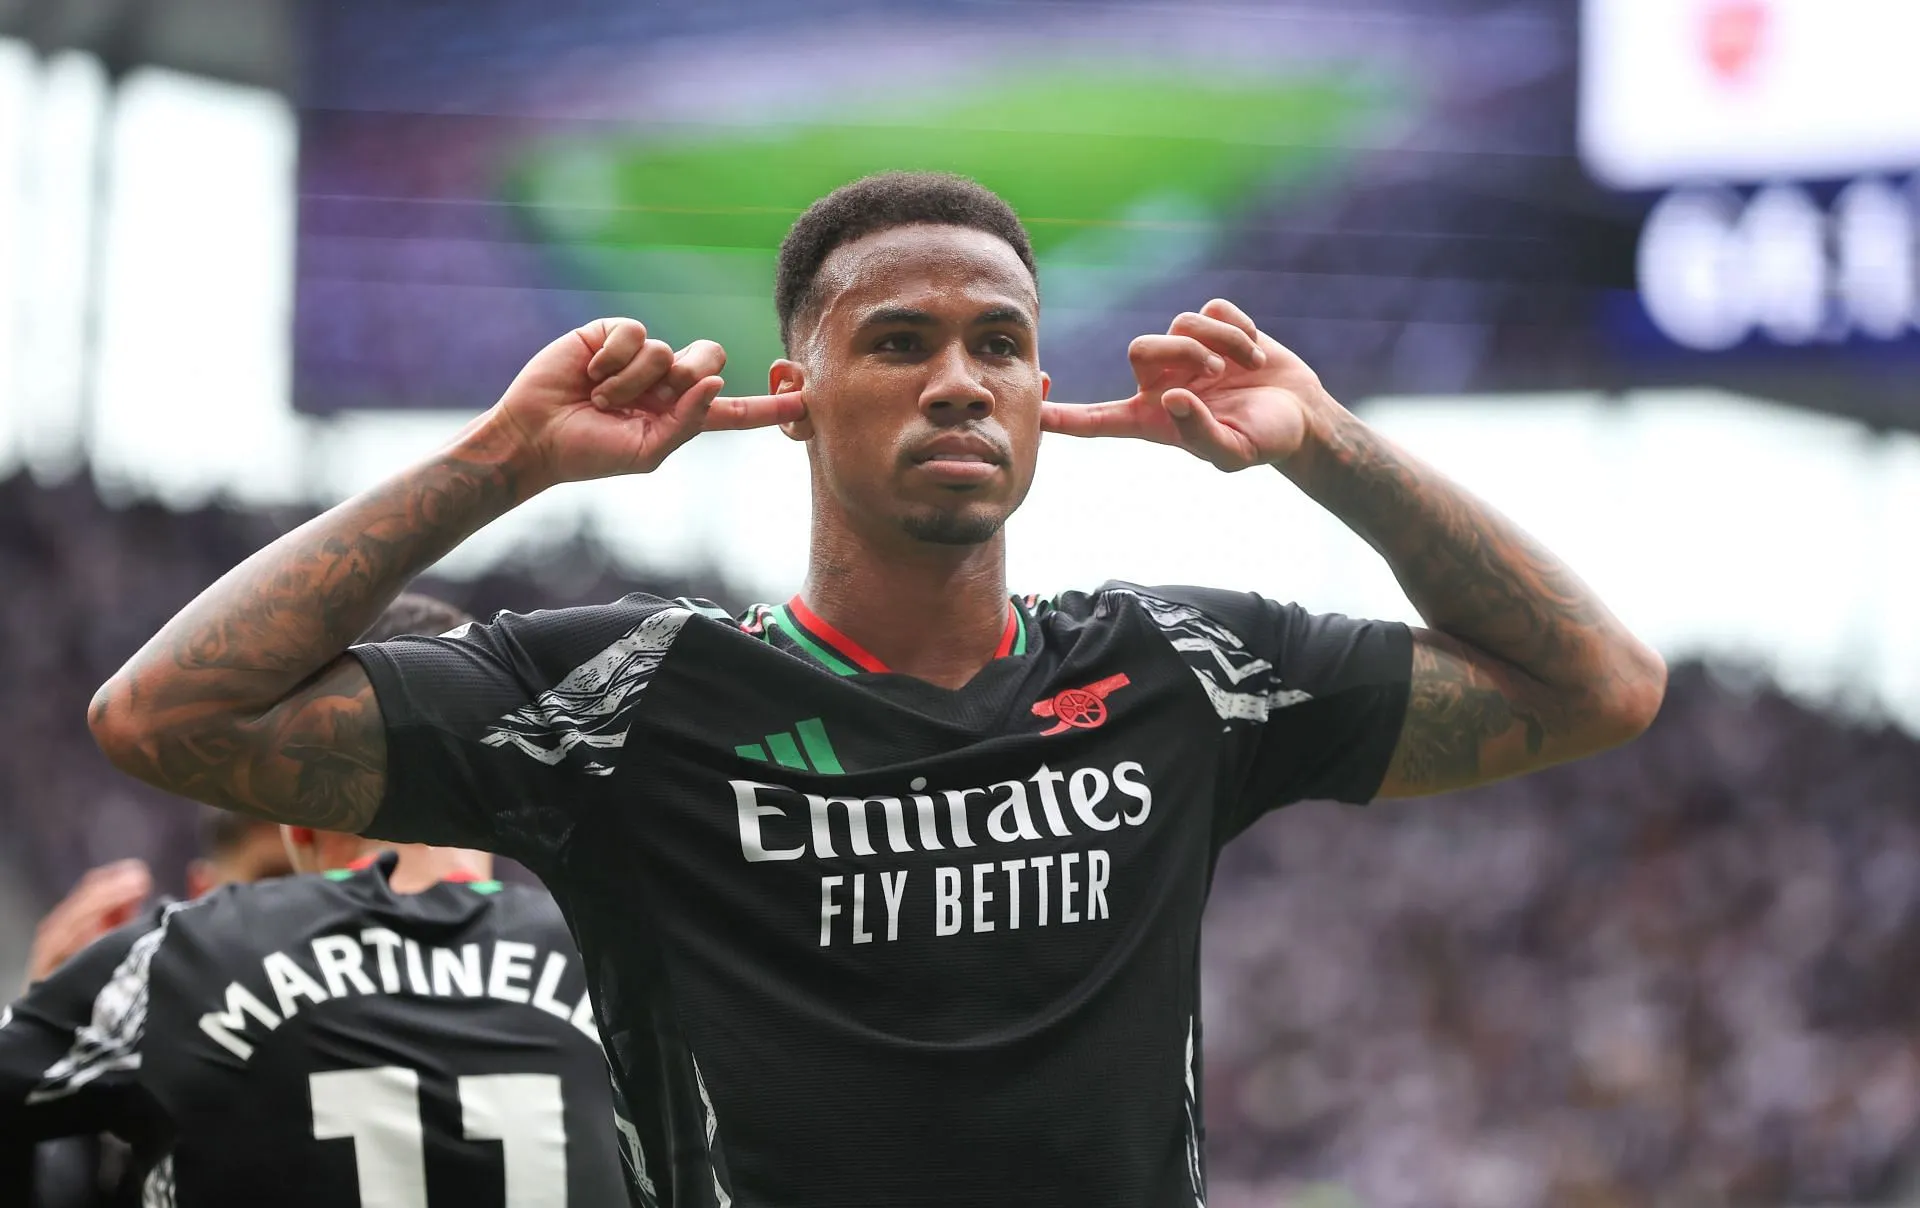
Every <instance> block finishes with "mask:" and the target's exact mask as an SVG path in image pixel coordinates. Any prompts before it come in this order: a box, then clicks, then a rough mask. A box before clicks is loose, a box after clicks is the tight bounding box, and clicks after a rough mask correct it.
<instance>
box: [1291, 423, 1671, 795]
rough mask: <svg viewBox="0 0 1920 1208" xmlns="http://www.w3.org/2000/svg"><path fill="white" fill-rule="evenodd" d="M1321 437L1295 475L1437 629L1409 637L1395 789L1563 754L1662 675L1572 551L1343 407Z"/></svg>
mask: <svg viewBox="0 0 1920 1208" xmlns="http://www.w3.org/2000/svg"><path fill="white" fill-rule="evenodd" d="M1324 446H1325V447H1324V448H1323V449H1321V450H1320V451H1319V452H1318V456H1317V457H1316V458H1314V460H1313V464H1311V465H1310V466H1309V467H1307V468H1306V470H1305V472H1304V473H1303V474H1301V475H1299V476H1297V480H1298V481H1300V483H1301V486H1302V487H1303V489H1305V490H1307V492H1308V493H1309V494H1310V495H1312V496H1313V497H1314V498H1316V499H1317V500H1319V501H1320V502H1321V503H1322V504H1323V505H1325V506H1326V507H1327V508H1328V509H1329V510H1330V511H1332V512H1333V513H1334V514H1335V515H1337V516H1339V517H1340V518H1341V519H1342V520H1344V521H1345V522H1346V523H1347V524H1348V525H1349V526H1350V527H1351V528H1353V529H1354V530H1355V531H1356V532H1357V533H1359V534H1360V535H1361V536H1362V537H1364V538H1365V539H1366V540H1367V541H1368V543H1370V544H1371V545H1372V546H1373V547H1374V548H1375V549H1377V550H1379V551H1380V553H1381V555H1382V556H1383V557H1385V558H1386V560H1387V563H1388V565H1389V566H1391V567H1392V569H1393V573H1394V577H1395V578H1397V579H1398V580H1399V582H1400V585H1401V587H1402V588H1403V589H1404V590H1405V591H1406V593H1407V597H1408V599H1409V600H1411V601H1412V602H1413V604H1414V607H1415V608H1417V609H1418V610H1419V612H1420V615H1421V616H1422V617H1423V618H1424V619H1425V620H1426V621H1427V623H1428V625H1429V626H1430V627H1431V628H1432V629H1433V630H1434V631H1436V632H1434V633H1429V634H1422V635H1420V636H1419V639H1418V641H1417V642H1416V645H1415V651H1414V663H1413V683H1412V687H1411V690H1410V694H1409V701H1408V709H1407V721H1406V725H1405V728H1404V730H1403V732H1402V736H1401V740H1400V745H1399V747H1398V749H1397V750H1396V752H1395V756H1394V766H1393V771H1392V773H1390V776H1389V781H1390V784H1392V785H1393V786H1394V787H1395V789H1396V790H1398V791H1402V792H1419V791H1437V790H1441V789H1446V788H1455V787H1461V786H1463V785H1467V784H1472V783H1477V782H1479V781H1482V780H1486V779H1492V778H1494V777H1498V776H1504V775H1511V774H1513V773H1515V772H1520V771H1526V770H1528V769H1529V768H1532V767H1538V766H1541V765H1542V764H1544V763H1548V762H1553V761H1555V760H1556V759H1559V758H1565V757H1567V755H1568V754H1569V753H1574V752H1575V748H1578V747H1579V746H1580V744H1581V742H1582V740H1583V739H1584V738H1585V737H1587V736H1588V735H1589V734H1590V733H1591V731H1592V728H1593V726H1594V724H1595V718H1596V717H1600V716H1603V715H1604V714H1605V713H1606V711H1607V709H1608V708H1609V707H1610V706H1609V702H1613V701H1618V700H1622V699H1632V697H1631V696H1630V695H1623V694H1632V693H1636V692H1643V691H1644V690H1645V689H1646V688H1647V686H1648V679H1649V677H1653V676H1661V675H1663V674H1664V673H1663V672H1662V671H1661V670H1659V668H1658V666H1657V662H1656V663H1654V664H1651V665H1650V664H1649V662H1648V660H1647V658H1646V657H1645V655H1644V653H1643V651H1644V648H1642V647H1640V646H1639V645H1638V643H1636V642H1635V641H1634V639H1633V638H1632V636H1631V635H1630V634H1628V633H1627V631H1626V630H1625V628H1624V627H1623V626H1621V624H1620V623H1619V622H1618V621H1617V620H1616V619H1614V617H1613V615H1612V614H1611V613H1610V612H1608V610H1607V608H1606V606H1605V605H1604V604H1602V603H1601V602H1600V600H1599V599H1598V598H1597V597H1596V596H1595V595H1594V593H1593V592H1592V591H1591V590H1590V589H1589V588H1588V587H1587V586H1586V585H1585V584H1584V583H1582V582H1581V581H1580V579H1579V578H1578V577H1577V576H1576V575H1575V574H1574V573H1573V571H1572V570H1571V569H1569V568H1568V567H1567V565H1566V564H1565V563H1563V562H1561V561H1560V560H1559V559H1558V558H1556V557H1554V555H1553V554H1551V553H1549V552H1548V551H1547V550H1546V549H1545V547H1543V546H1541V545H1540V544H1539V543H1538V542H1537V541H1535V540H1534V539H1533V538H1531V537H1529V536H1528V535H1527V534H1526V533H1524V532H1523V531H1521V530H1520V528H1519V527H1518V526H1516V525H1515V524H1513V522H1512V521H1510V520H1508V519H1507V518H1506V517H1505V516H1502V515H1501V514H1500V513H1499V512H1498V511H1496V510H1495V509H1493V508H1492V507H1490V506H1488V505H1487V504H1485V503H1483V502H1482V501H1480V500H1479V499H1477V498H1475V497H1474V496H1473V495H1472V494H1470V493H1469V492H1467V491H1465V490H1463V489H1462V488H1460V487H1459V486H1457V485H1455V484H1454V483H1452V482H1450V481H1448V480H1447V479H1446V478H1445V477H1443V476H1442V475H1440V474H1439V473H1438V472H1436V471H1434V470H1433V469H1431V468H1429V467H1427V466H1425V465H1423V464H1422V463H1420V462H1418V461H1416V460H1415V459H1413V458H1411V457H1409V456H1407V455H1406V454H1404V453H1402V452H1401V451H1400V450H1399V449H1398V448H1396V447H1395V446H1394V445H1393V444H1392V443H1391V442H1390V441H1388V440H1386V439H1385V438H1383V437H1381V436H1380V435H1379V434H1377V433H1375V432H1373V431H1372V430H1371V429H1369V428H1367V427H1366V426H1365V425H1364V424H1362V423H1361V422H1360V421H1359V420H1357V419H1355V418H1354V417H1352V416H1351V415H1347V414H1346V413H1344V412H1341V413H1340V414H1339V415H1338V417H1337V418H1336V419H1335V420H1334V421H1333V422H1332V423H1331V424H1330V431H1329V433H1328V435H1327V437H1326V439H1325V441H1324Z"/></svg>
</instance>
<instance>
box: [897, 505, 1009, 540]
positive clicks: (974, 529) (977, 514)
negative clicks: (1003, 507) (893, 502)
mask: <svg viewBox="0 0 1920 1208" xmlns="http://www.w3.org/2000/svg"><path fill="white" fill-rule="evenodd" d="M1006 521H1007V518H1006V516H1005V515H1003V514H1001V513H1000V512H999V511H997V510H994V511H989V510H976V509H974V508H963V509H961V510H959V511H952V512H949V511H944V510H937V511H927V512H915V513H912V514H910V515H908V516H907V517H906V518H905V519H904V520H902V521H901V525H900V527H901V528H903V529H905V530H906V534H907V536H909V537H912V538H913V539H914V540H915V541H925V542H927V543H928V544H930V545H981V544H983V543H985V542H987V541H991V540H992V539H993V535H994V534H995V533H998V532H999V531H1000V526H1001V525H1003V524H1005V523H1006Z"/></svg>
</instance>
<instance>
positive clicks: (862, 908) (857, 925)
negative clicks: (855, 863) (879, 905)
mask: <svg viewBox="0 0 1920 1208" xmlns="http://www.w3.org/2000/svg"><path fill="white" fill-rule="evenodd" d="M853 942H854V943H856V944H871V943H872V942H873V932H871V931H868V930H867V874H866V873H864V872H856V873H854V874H853Z"/></svg>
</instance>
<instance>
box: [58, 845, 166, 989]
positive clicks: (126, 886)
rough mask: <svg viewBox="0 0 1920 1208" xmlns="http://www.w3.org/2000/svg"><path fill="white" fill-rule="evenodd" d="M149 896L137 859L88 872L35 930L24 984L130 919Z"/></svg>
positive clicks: (147, 877)
mask: <svg viewBox="0 0 1920 1208" xmlns="http://www.w3.org/2000/svg"><path fill="white" fill-rule="evenodd" d="M152 891H153V876H152V874H151V873H149V872H148V871H147V866H146V865H145V864H143V863H141V862H140V861H139V860H115V861H114V862H113V863H111V864H102V865H101V866H100V867H98V868H93V869H89V870H87V873H86V875H85V876H83V877H81V878H80V881H79V883H78V884H76V885H75V886H74V887H73V891H72V892H71V893H69V894H67V896H66V897H64V898H62V899H61V900H60V904H59V905H58V906H55V907H54V908H53V909H52V910H51V911H49V912H47V917H46V918H44V919H41V920H40V926H39V927H37V928H36V929H35V930H34V933H33V951H32V952H31V953H30V954H29V955H28V957H27V984H28V985H32V984H33V983H34V982H37V981H42V980H45V979H46V978H47V977H48V976H50V975H51V974H52V973H53V971H54V970H56V969H58V968H59V967H60V966H62V965H64V964H66V963H67V962H68V961H69V960H71V959H72V958H73V956H74V954H75V953H77V952H79V951H80V950H81V949H82V948H85V947H86V946H87V945H88V944H91V943H92V942H93V941H95V940H97V939H99V938H100V937H101V936H103V935H105V934H106V933H107V932H109V931H112V930H113V929H114V928H116V927H119V926H121V925H122V924H124V923H126V922H127V921H128V920H130V919H132V918H133V916H134V915H135V914H137V913H138V912H139V910H140V903H142V902H144V901H146V899H147V894H149V893H151V892H152Z"/></svg>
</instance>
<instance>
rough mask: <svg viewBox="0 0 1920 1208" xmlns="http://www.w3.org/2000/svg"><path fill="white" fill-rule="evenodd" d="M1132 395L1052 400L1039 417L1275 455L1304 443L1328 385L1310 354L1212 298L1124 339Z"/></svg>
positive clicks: (1242, 460)
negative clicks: (1151, 332) (1147, 332)
mask: <svg viewBox="0 0 1920 1208" xmlns="http://www.w3.org/2000/svg"><path fill="white" fill-rule="evenodd" d="M1127 357H1128V359H1129V360H1131V361H1132V362H1133V377H1134V381H1135V382H1137V383H1138V384H1139V387H1140V389H1139V390H1138V392H1136V393H1135V394H1134V396H1133V397H1132V398H1128V399H1121V400H1119V401H1117V402H1111V403H1046V404H1044V405H1043V407H1042V409H1041V412H1040V426H1041V428H1042V429H1043V430H1044V431H1047V432H1060V433H1064V434H1065V435H1067V436H1131V437H1135V438H1138V439H1140V440H1153V441H1159V442H1160V443H1161V444H1165V445H1178V446H1180V447H1181V448H1183V449H1185V450H1187V452H1189V453H1192V454H1193V455H1194V456H1196V457H1199V458H1201V459H1203V460H1205V461H1209V462H1212V463H1213V464H1214V465H1216V466H1218V467H1220V468H1221V469H1223V470H1244V469H1246V468H1247V467H1248V466H1255V465H1262V464H1266V465H1277V464H1279V463H1280V462H1282V461H1285V460H1286V459H1287V458H1288V457H1291V456H1292V455H1293V454H1294V453H1296V452H1298V451H1299V449H1300V446H1301V443H1302V442H1303V441H1304V440H1305V439H1306V436H1307V426H1308V423H1309V422H1310V420H1311V418H1312V412H1313V410H1314V409H1315V408H1316V407H1318V406H1321V405H1323V404H1324V403H1325V402H1326V401H1328V400H1327V394H1326V391H1325V389H1324V388H1322V387H1321V385H1320V379H1319V378H1318V377H1317V376H1315V374H1314V372H1313V370H1311V369H1309V368H1307V364H1306V362H1305V361H1302V360H1301V359H1300V358H1299V357H1297V356H1295V355H1294V354H1293V353H1292V352H1291V351H1289V350H1288V349H1287V348H1286V347H1285V346H1283V345H1282V344H1280V343H1279V341H1277V340H1275V339H1274V338H1273V337H1272V336H1269V335H1267V334H1265V333H1264V332H1262V331H1261V330H1260V329H1259V328H1257V327H1255V326H1254V325H1253V320H1252V319H1249V318H1248V317H1247V315H1246V312H1244V311H1242V310H1241V309H1240V308H1239V307H1237V306H1235V305H1234V304H1233V303H1231V302H1228V301H1226V300H1224V299H1221V298H1215V299H1214V300H1213V301H1211V302H1209V303H1207V304H1206V305H1205V306H1203V307H1201V308H1200V312H1199V313H1198V314H1194V313H1192V312H1191V311H1189V312H1188V313H1186V314H1183V315H1181V316H1180V317H1178V318H1176V319H1175V320H1174V321H1173V324H1172V326H1170V327H1168V328H1167V334H1166V335H1163V336H1141V337H1140V338H1138V339H1136V340H1135V341H1134V342H1133V343H1132V344H1131V345H1130V346H1129V347H1128V348H1127Z"/></svg>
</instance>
